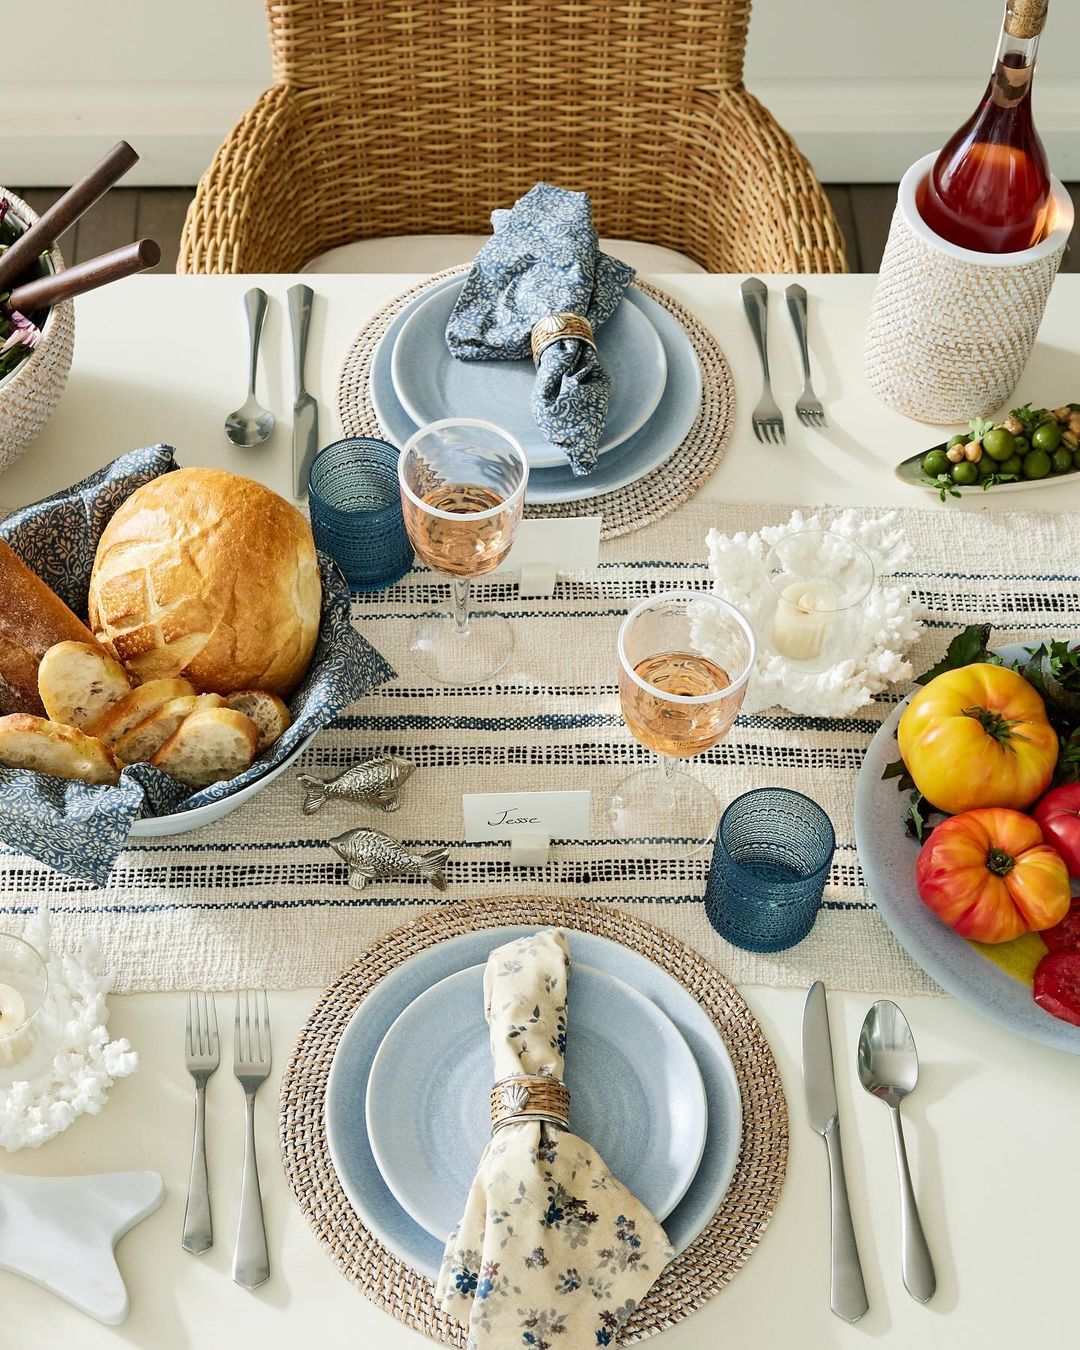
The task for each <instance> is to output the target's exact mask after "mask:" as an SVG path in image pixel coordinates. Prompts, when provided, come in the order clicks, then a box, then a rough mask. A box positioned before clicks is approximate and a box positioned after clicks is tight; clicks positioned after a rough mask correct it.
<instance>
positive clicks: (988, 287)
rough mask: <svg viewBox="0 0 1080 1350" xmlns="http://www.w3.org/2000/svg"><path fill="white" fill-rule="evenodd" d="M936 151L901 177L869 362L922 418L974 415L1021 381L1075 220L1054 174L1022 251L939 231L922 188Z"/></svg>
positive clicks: (885, 393)
mask: <svg viewBox="0 0 1080 1350" xmlns="http://www.w3.org/2000/svg"><path fill="white" fill-rule="evenodd" d="M936 158H937V156H936V155H935V154H930V155H926V156H925V157H924V158H923V159H920V160H918V161H917V162H916V163H915V164H913V165H912V166H911V168H910V169H908V171H907V173H906V174H905V175H904V177H903V180H902V181H901V183H900V191H899V195H898V197H897V202H896V210H895V211H894V213H893V218H892V225H891V227H890V229H889V242H888V243H887V244H886V246H885V255H884V257H883V258H882V260H881V274H880V276H879V278H878V284H877V288H876V289H875V291H874V299H873V303H872V305H871V308H870V322H869V325H868V327H867V330H866V348H865V352H864V366H865V371H866V378H867V380H868V382H869V384H870V388H871V389H872V390H873V391H874V393H875V394H876V395H877V396H878V398H880V399H881V401H882V402H883V403H887V404H888V405H889V406H890V407H892V408H895V409H896V410H897V411H898V412H902V413H905V414H906V415H907V416H908V417H916V418H918V419H919V420H920V421H922V422H938V423H950V422H966V421H967V420H968V418H970V417H987V416H989V415H990V414H991V413H994V412H996V411H997V410H998V409H999V408H1000V407H1001V405H1002V404H1003V403H1004V402H1005V400H1006V399H1007V398H1008V397H1009V395H1010V394H1011V393H1012V391H1013V390H1014V389H1015V388H1016V385H1017V383H1018V382H1019V380H1020V376H1021V374H1022V373H1023V370H1024V366H1025V365H1026V364H1027V360H1028V357H1029V356H1030V355H1031V349H1032V347H1033V345H1034V343H1035V335H1036V333H1037V332H1038V331H1039V324H1040V323H1041V322H1042V316H1043V310H1044V309H1045V308H1046V300H1047V297H1048V296H1049V294H1050V287H1051V286H1052V285H1053V284H1054V277H1055V276H1056V275H1057V270H1058V264H1059V263H1060V262H1061V255H1062V253H1063V252H1064V251H1065V242H1066V240H1067V239H1068V237H1069V231H1070V230H1071V229H1072V224H1073V207H1072V202H1071V201H1070V199H1069V194H1068V193H1067V192H1066V191H1065V189H1064V187H1063V186H1062V184H1061V183H1059V182H1058V180H1057V179H1056V178H1055V179H1053V180H1052V188H1051V192H1052V204H1051V209H1050V216H1049V221H1050V225H1049V233H1048V234H1047V235H1046V237H1045V238H1044V239H1043V240H1042V242H1041V243H1039V244H1036V245H1035V247H1034V248H1029V249H1024V250H1023V251H1022V252H1019V253H976V252H974V251H973V250H971V249H966V248H958V247H957V246H956V245H955V244H950V243H949V242H948V241H947V240H945V239H942V238H941V237H940V236H939V235H937V234H935V233H934V232H933V231H932V230H931V229H930V228H929V226H927V225H926V223H925V222H924V221H923V219H922V217H921V216H920V214H919V209H918V198H919V191H920V189H921V187H922V185H923V183H924V182H925V181H926V178H927V176H928V175H929V173H930V170H931V168H932V167H933V164H934V160H935V159H936Z"/></svg>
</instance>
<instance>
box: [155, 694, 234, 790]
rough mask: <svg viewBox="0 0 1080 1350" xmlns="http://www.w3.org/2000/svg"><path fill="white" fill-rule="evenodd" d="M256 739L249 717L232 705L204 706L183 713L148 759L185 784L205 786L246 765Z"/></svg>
mask: <svg viewBox="0 0 1080 1350" xmlns="http://www.w3.org/2000/svg"><path fill="white" fill-rule="evenodd" d="M258 743H259V733H258V731H257V730H256V728H255V723H254V722H253V721H252V720H251V718H250V717H245V716H244V714H243V713H239V712H236V711H235V710H234V709H232V708H207V709H206V710H205V711H203V712H193V713H192V714H191V715H190V716H189V717H185V718H184V720H183V722H181V724H180V727H179V729H178V730H177V732H176V733H175V735H173V736H171V737H170V738H169V739H168V740H167V741H166V742H165V744H164V745H163V746H162V747H161V749H160V750H159V751H158V752H157V754H156V755H155V756H154V757H153V759H152V760H151V761H150V763H151V764H153V765H155V766H156V767H157V768H159V769H163V770H164V771H165V773H167V774H171V775H172V776H173V778H179V779H180V781H181V783H187V785H188V786H189V787H193V788H200V787H206V786H207V785H208V784H210V783H219V782H221V781H222V780H223V779H226V778H233V777H235V776H236V774H238V773H242V772H243V771H244V770H245V769H246V768H248V766H249V765H250V764H251V761H252V760H253V759H254V758H255V747H256V746H257V745H258Z"/></svg>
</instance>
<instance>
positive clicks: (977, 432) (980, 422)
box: [968, 417, 994, 441]
mask: <svg viewBox="0 0 1080 1350" xmlns="http://www.w3.org/2000/svg"><path fill="white" fill-rule="evenodd" d="M968 426H969V427H970V428H971V439H972V440H973V441H981V440H982V438H983V437H984V436H985V435H986V433H987V432H988V431H992V430H993V429H994V424H993V422H989V421H987V419H986V418H985V417H973V418H972V419H971V421H970V422H969V423H968Z"/></svg>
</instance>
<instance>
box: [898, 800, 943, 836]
mask: <svg viewBox="0 0 1080 1350" xmlns="http://www.w3.org/2000/svg"><path fill="white" fill-rule="evenodd" d="M934 810H935V808H934V807H933V806H931V805H930V803H929V802H928V801H927V800H926V798H925V797H924V796H923V795H922V793H921V792H918V791H915V792H913V793H912V794H911V797H910V799H909V801H908V809H907V810H906V811H905V812H904V829H905V831H906V832H907V833H908V834H910V835H911V837H912V839H917V840H918V841H919V843H920V844H921V843H922V841H923V840H924V839H925V838H926V836H927V834H928V833H929V831H930V830H931V829H933V826H932V825H931V824H930V820H929V817H930V816H931V815H932V814H934Z"/></svg>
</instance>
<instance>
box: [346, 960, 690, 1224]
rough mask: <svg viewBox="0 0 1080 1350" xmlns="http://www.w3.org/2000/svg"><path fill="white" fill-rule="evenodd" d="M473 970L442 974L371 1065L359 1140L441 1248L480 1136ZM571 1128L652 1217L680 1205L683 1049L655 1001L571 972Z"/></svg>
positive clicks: (486, 1088)
mask: <svg viewBox="0 0 1080 1350" xmlns="http://www.w3.org/2000/svg"><path fill="white" fill-rule="evenodd" d="M484 969H485V967H484V966H483V965H476V966H471V967H470V968H469V969H468V970H460V971H458V972H457V974H456V975H448V976H447V977H446V979H445V980H440V981H439V982H438V984H435V985H432V987H431V988H430V989H429V990H428V991H427V993H425V994H421V996H420V997H419V998H418V999H415V1000H414V1001H413V1002H412V1003H410V1004H409V1006H408V1007H407V1008H406V1009H405V1011H404V1012H403V1013H402V1014H401V1016H400V1017H399V1018H398V1019H397V1021H396V1022H395V1023H394V1025H393V1026H392V1027H391V1028H390V1030H389V1031H388V1032H387V1033H386V1037H385V1039H384V1040H383V1043H382V1045H381V1046H380V1047H379V1051H378V1053H377V1054H376V1056H375V1060H374V1063H373V1064H372V1066H371V1076H370V1078H369V1079H368V1087H367V1106H366V1119H367V1131H368V1140H369V1142H370V1144H371V1151H372V1153H373V1154H374V1155H375V1161H376V1162H377V1163H378V1166H379V1171H380V1172H381V1173H382V1175H383V1180H384V1181H385V1182H386V1184H387V1186H389V1188H390V1190H391V1191H392V1192H393V1193H394V1195H395V1196H396V1197H397V1200H398V1203H399V1204H400V1205H401V1207H402V1208H403V1209H404V1210H405V1211H406V1212H407V1213H409V1214H411V1215H412V1217H413V1218H414V1219H415V1220H416V1222H417V1223H418V1224H419V1225H420V1226H421V1228H425V1229H427V1231H428V1232H429V1233H431V1234H432V1236H433V1237H437V1238H438V1239H439V1240H440V1241H441V1242H445V1241H446V1239H447V1238H448V1237H449V1236H450V1233H451V1231H452V1230H453V1229H454V1227H455V1226H456V1225H457V1222H458V1220H459V1219H460V1218H461V1215H462V1211H463V1210H464V1208H465V1201H466V1198H467V1197H468V1194H469V1187H470V1186H471V1185H472V1180H473V1177H474V1175H475V1173H476V1164H477V1163H478V1162H479V1160H480V1155H481V1153H482V1152H483V1151H484V1145H485V1144H486V1143H487V1142H488V1140H489V1139H490V1138H491V1116H490V1109H489V1105H488V1098H489V1095H490V1091H491V1082H492V1076H491V1046H490V1043H489V1029H488V1024H487V1021H486V1020H485V1018H484ZM567 1026H568V1032H567V1045H566V1084H567V1087H569V1089H570V1102H571V1122H572V1123H571V1128H572V1129H573V1131H574V1133H575V1134H576V1135H578V1136H580V1138H582V1139H585V1140H586V1141H587V1142H588V1143H590V1144H592V1146H593V1147H594V1148H595V1149H596V1150H597V1151H598V1152H599V1154H600V1156H601V1157H602V1158H603V1160H604V1162H605V1163H606V1164H607V1166H608V1168H609V1169H610V1170H611V1172H612V1174H613V1175H614V1176H616V1177H618V1179H619V1180H620V1181H622V1182H623V1183H624V1185H626V1186H628V1187H629V1188H630V1190H631V1191H632V1192H633V1193H634V1194H635V1195H636V1196H637V1198H638V1199H639V1200H640V1201H641V1203H642V1204H643V1205H644V1206H645V1207H646V1209H648V1210H650V1211H651V1212H652V1213H653V1214H654V1215H655V1216H656V1218H658V1219H661V1220H663V1219H666V1218H667V1216H668V1215H669V1214H670V1213H671V1211H672V1210H673V1209H674V1208H675V1206H676V1205H677V1204H678V1203H679V1201H680V1200H681V1199H682V1198H683V1196H684V1195H685V1194H686V1191H687V1188H688V1187H689V1185H690V1183H691V1181H693V1179H694V1173H695V1172H696V1171H697V1168H698V1163H699V1162H700V1161H701V1155H702V1152H703V1151H704V1148H705V1133H706V1129H707V1126H708V1108H707V1106H706V1103H705V1087H704V1084H703V1083H702V1081H701V1074H700V1072H699V1071H698V1067H697V1064H696V1062H695V1060H694V1057H693V1055H692V1054H691V1053H690V1050H689V1047H688V1046H687V1044H686V1042H685V1041H684V1040H683V1038H682V1037H681V1036H680V1035H679V1033H678V1031H676V1029H675V1027H674V1025H673V1023H672V1022H671V1021H670V1020H669V1019H668V1018H667V1017H665V1015H664V1014H663V1013H662V1012H661V1011H660V1009H659V1008H658V1007H656V1005H655V1004H654V1003H650V1002H649V1000H648V999H647V998H644V997H642V995H641V994H639V993H637V992H636V991H635V990H633V989H631V988H630V987H629V985H626V984H623V983H622V981H621V980H617V979H615V978H614V976H611V975H605V974H604V973H603V971H599V970H594V969H593V968H592V967H591V966H586V965H582V964H580V963H578V964H575V965H574V966H573V967H572V969H571V972H570V985H569V996H568V1007H567Z"/></svg>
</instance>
